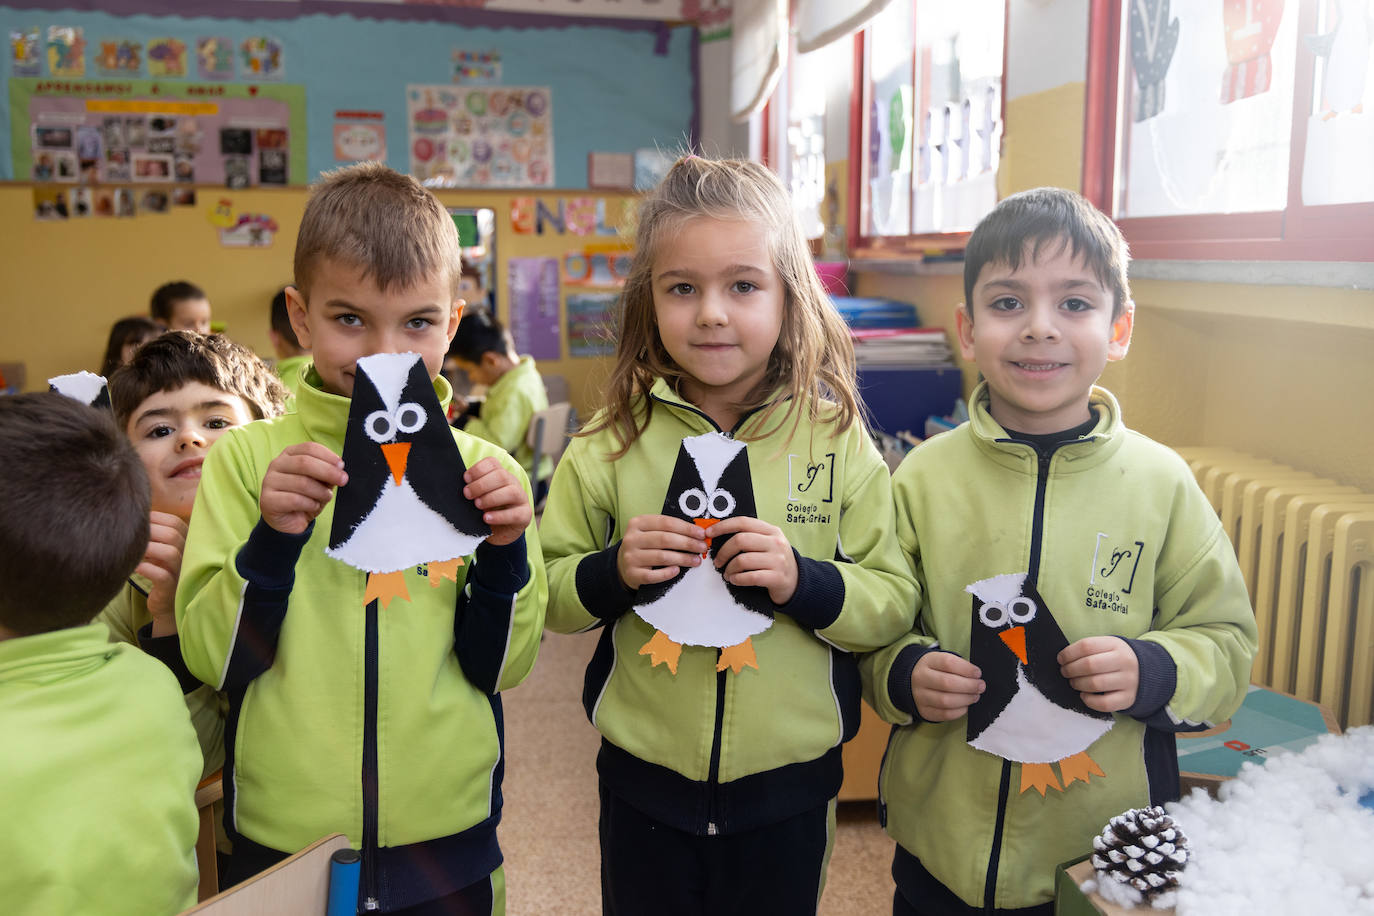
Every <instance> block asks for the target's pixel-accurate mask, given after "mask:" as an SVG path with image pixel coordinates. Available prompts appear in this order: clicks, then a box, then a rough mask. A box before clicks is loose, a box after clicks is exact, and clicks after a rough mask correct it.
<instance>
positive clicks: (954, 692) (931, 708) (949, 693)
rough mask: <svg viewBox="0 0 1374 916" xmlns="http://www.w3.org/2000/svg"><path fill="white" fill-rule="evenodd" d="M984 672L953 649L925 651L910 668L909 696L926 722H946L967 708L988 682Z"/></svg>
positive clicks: (966, 710)
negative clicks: (984, 679)
mask: <svg viewBox="0 0 1374 916" xmlns="http://www.w3.org/2000/svg"><path fill="white" fill-rule="evenodd" d="M982 677H983V673H982V672H981V671H979V670H978V667H977V666H976V665H974V664H973V663H972V662H970V661H968V660H967V659H963V658H960V657H959V656H957V655H955V654H954V653H953V652H939V651H935V652H927V653H926V654H924V655H922V656H921V658H920V660H919V661H918V662H916V667H915V668H913V669H912V671H911V698H912V699H913V700H915V701H916V711H917V712H918V713H920V714H921V718H922V719H925V720H926V721H927V722H949V721H951V720H954V719H957V718H959V717H960V716H962V715H964V714H965V713H967V712H968V708H969V707H970V706H972V705H973V704H974V703H976V702H978V698H979V697H980V696H982V694H983V691H984V690H986V689H987V685H986V684H985V683H983V679H982Z"/></svg>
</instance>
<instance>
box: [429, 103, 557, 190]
mask: <svg viewBox="0 0 1374 916" xmlns="http://www.w3.org/2000/svg"><path fill="white" fill-rule="evenodd" d="M406 113H407V117H406V121H407V124H408V125H409V132H410V171H411V174H413V175H414V176H415V177H416V178H418V179H420V181H421V182H423V183H424V184H425V185H426V186H428V187H440V188H454V187H471V188H483V187H486V188H523V187H548V186H552V185H553V111H552V93H551V92H550V91H549V89H548V88H547V87H543V86H499V87H497V86H493V87H479V86H470V87H454V86H409V87H407V90H406Z"/></svg>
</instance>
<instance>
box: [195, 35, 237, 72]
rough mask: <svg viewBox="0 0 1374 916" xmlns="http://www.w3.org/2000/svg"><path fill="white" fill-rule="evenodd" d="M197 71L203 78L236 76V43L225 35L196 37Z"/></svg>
mask: <svg viewBox="0 0 1374 916" xmlns="http://www.w3.org/2000/svg"><path fill="white" fill-rule="evenodd" d="M196 72H197V73H198V74H200V78H201V79H203V80H231V79H233V78H234V43H233V42H232V41H230V40H229V39H228V38H225V37H224V36H223V35H212V36H210V37H208V38H198V39H196Z"/></svg>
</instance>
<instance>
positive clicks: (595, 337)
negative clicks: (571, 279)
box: [567, 293, 620, 356]
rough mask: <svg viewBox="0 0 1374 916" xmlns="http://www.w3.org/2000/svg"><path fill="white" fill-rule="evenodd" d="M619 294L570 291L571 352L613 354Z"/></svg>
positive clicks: (588, 354)
mask: <svg viewBox="0 0 1374 916" xmlns="http://www.w3.org/2000/svg"><path fill="white" fill-rule="evenodd" d="M619 299H620V294H619V293H569V294H568V302H567V310H568V355H569V356H610V355H611V354H612V353H614V352H615V310H616V302H617V301H618V300H619Z"/></svg>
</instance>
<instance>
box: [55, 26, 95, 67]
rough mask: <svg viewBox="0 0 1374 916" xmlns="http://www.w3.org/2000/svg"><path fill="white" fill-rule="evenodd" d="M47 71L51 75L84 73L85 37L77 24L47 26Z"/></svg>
mask: <svg viewBox="0 0 1374 916" xmlns="http://www.w3.org/2000/svg"><path fill="white" fill-rule="evenodd" d="M48 72H49V73H51V74H52V75H53V76H65V77H71V76H85V75H86V39H85V38H83V37H82V32H81V28H80V27H78V26H64V25H50V26H48Z"/></svg>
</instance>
